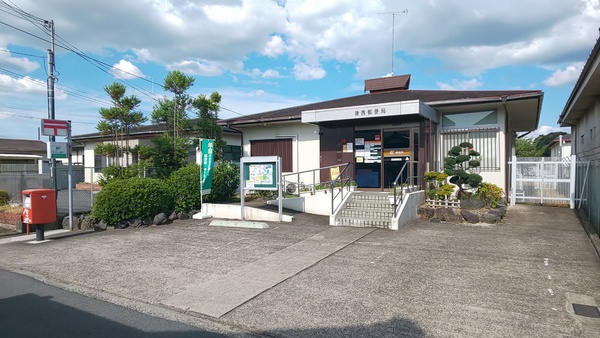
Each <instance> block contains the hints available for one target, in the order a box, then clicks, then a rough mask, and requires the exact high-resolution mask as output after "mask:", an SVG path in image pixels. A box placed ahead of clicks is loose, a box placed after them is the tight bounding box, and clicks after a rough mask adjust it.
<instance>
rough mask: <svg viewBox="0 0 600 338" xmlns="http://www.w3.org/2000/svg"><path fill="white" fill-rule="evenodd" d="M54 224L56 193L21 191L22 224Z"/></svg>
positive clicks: (42, 190)
mask: <svg viewBox="0 0 600 338" xmlns="http://www.w3.org/2000/svg"><path fill="white" fill-rule="evenodd" d="M52 222H56V191H55V190H54V189H28V190H23V223H27V224H44V223H52Z"/></svg>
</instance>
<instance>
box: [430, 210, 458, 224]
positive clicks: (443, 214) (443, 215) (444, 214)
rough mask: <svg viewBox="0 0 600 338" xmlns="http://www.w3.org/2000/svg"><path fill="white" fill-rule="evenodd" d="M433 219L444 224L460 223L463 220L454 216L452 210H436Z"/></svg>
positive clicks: (456, 215)
mask: <svg viewBox="0 0 600 338" xmlns="http://www.w3.org/2000/svg"><path fill="white" fill-rule="evenodd" d="M435 217H436V218H439V219H440V220H441V221H444V222H452V223H462V222H463V218H462V216H461V215H460V214H456V213H455V212H454V209H453V208H438V209H436V210H435Z"/></svg>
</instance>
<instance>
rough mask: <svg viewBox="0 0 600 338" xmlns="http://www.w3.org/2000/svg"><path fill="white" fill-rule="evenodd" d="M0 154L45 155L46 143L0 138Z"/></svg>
mask: <svg viewBox="0 0 600 338" xmlns="http://www.w3.org/2000/svg"><path fill="white" fill-rule="evenodd" d="M0 153H3V154H31V153H44V154H45V153H46V143H45V142H42V141H36V140H21V139H10V138H0Z"/></svg>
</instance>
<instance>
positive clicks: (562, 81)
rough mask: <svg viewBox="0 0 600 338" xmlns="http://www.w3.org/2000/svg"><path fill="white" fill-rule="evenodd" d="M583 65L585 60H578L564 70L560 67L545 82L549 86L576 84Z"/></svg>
mask: <svg viewBox="0 0 600 338" xmlns="http://www.w3.org/2000/svg"><path fill="white" fill-rule="evenodd" d="M583 66H584V62H576V63H574V64H572V65H570V66H567V68H565V69H564V70H562V69H558V70H556V71H555V72H554V73H552V75H551V76H550V77H549V78H547V79H546V80H544V84H545V85H546V86H549V87H558V86H563V85H571V84H574V83H575V82H576V81H577V79H578V78H579V75H580V74H581V70H582V69H583Z"/></svg>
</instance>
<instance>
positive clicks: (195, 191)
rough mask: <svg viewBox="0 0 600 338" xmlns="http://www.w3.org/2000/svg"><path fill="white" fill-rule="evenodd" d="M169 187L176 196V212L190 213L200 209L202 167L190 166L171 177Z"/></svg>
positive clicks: (180, 169)
mask: <svg viewBox="0 0 600 338" xmlns="http://www.w3.org/2000/svg"><path fill="white" fill-rule="evenodd" d="M168 182H169V186H170V187H171V189H173V196H175V211H176V212H181V211H183V212H189V211H191V210H197V209H199V208H200V166H199V165H197V164H195V163H194V164H189V165H186V166H185V167H182V168H179V169H178V170H177V171H175V172H174V173H172V174H171V176H170V177H169V180H168Z"/></svg>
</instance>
